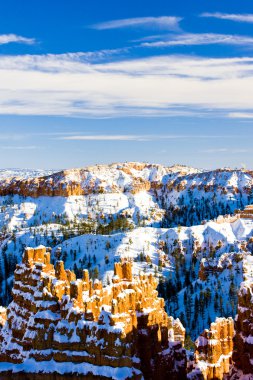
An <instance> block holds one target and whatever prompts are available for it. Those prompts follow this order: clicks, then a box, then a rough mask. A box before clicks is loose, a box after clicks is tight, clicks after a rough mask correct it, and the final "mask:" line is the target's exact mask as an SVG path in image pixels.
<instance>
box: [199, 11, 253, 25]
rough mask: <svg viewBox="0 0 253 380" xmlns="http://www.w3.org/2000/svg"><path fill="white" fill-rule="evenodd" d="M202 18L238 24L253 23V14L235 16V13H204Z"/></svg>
mask: <svg viewBox="0 0 253 380" xmlns="http://www.w3.org/2000/svg"><path fill="white" fill-rule="evenodd" d="M200 17H210V18H217V19H220V20H230V21H236V22H248V23H253V14H233V13H219V12H216V13H208V12H205V13H202V14H201V15H200Z"/></svg>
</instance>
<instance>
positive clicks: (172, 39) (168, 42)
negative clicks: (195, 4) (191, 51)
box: [140, 33, 253, 48]
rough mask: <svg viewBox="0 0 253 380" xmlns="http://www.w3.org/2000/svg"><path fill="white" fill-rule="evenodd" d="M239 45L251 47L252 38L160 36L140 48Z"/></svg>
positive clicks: (184, 35)
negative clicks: (158, 38)
mask: <svg viewBox="0 0 253 380" xmlns="http://www.w3.org/2000/svg"><path fill="white" fill-rule="evenodd" d="M214 44H215V45H241V46H247V47H249V46H250V47H252V45H253V37H250V36H242V35H232V34H216V33H183V34H179V35H167V36H162V38H161V39H160V40H158V41H151V42H150V41H147V42H142V43H141V44H140V46H142V47H152V48H154V47H157V48H163V47H168V46H180V45H181V46H191V45H214Z"/></svg>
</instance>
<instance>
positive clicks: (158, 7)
mask: <svg viewBox="0 0 253 380" xmlns="http://www.w3.org/2000/svg"><path fill="white" fill-rule="evenodd" d="M252 123H253V6H252V1H246V0H244V1H242V2H240V3H239V2H238V1H231V0H230V1H223V0H217V1H216V0H212V1H211V0H210V1H200V0H198V1H186V0H185V1H177V2H166V1H160V0H156V1H155V2H154V1H145V2H144V1H136V0H135V1H132V0H128V1H127V2H124V3H122V2H118V1H106V2H105V1H102V0H101V1H100V0H99V1H93V2H91V1H90V2H89V1H81V0H72V1H71V2H70V1H69V0H68V1H67V0H61V1H58V0H54V1H48V0H43V1H42V0H37V1H36V2H34V1H32V0H26V1H22V2H21V1H19V0H9V1H8V2H3V3H2V4H1V8H0V159H1V167H30V168H36V167H37V168H66V167H81V166H85V165H90V164H96V163H110V162H116V161H148V162H156V163H163V164H165V165H173V164H176V163H180V164H186V165H192V166H196V167H202V168H215V167H224V166H230V167H242V166H243V167H247V168H253V154H252V153H253V147H252V141H253V128H252Z"/></svg>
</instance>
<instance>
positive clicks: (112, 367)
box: [0, 246, 186, 380]
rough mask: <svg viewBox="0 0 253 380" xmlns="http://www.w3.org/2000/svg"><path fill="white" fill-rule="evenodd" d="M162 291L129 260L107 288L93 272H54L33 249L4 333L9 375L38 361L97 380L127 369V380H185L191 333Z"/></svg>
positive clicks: (0, 355) (18, 278) (21, 268)
mask: <svg viewBox="0 0 253 380" xmlns="http://www.w3.org/2000/svg"><path fill="white" fill-rule="evenodd" d="M156 287H157V280H156V279H155V278H154V277H153V276H152V275H151V274H140V275H139V276H137V277H133V276H132V264H131V263H130V262H128V261H125V262H121V263H116V264H115V275H114V277H113V283H112V285H108V286H106V287H103V286H102V283H101V282H100V281H98V280H95V281H94V282H93V281H92V280H90V279H89V273H88V271H87V270H84V272H83V278H82V279H78V280H77V279H76V277H75V274H74V273H73V272H71V271H69V270H65V269H64V264H63V262H62V261H58V262H57V263H56V265H55V267H54V266H53V265H52V264H51V263H50V253H49V252H47V250H46V248H45V247H42V246H41V247H38V248H35V249H32V248H27V249H26V250H25V252H24V254H23V259H22V263H21V264H19V265H17V268H16V271H15V279H14V286H13V301H12V302H11V304H10V305H9V307H8V308H7V321H6V323H5V325H4V327H3V328H2V330H1V331H0V343H1V351H0V362H4V363H5V367H4V368H5V370H6V369H8V363H9V364H10V370H12V369H13V368H14V366H15V365H17V366H16V369H17V368H23V370H24V371H26V368H27V365H28V364H30V366H31V363H34V367H33V368H36V370H37V371H39V370H43V371H46V372H47V371H49V372H50V371H51V372H52V371H54V372H58V371H59V372H60V373H62V371H63V368H64V369H65V371H66V372H68V373H74V374H77V373H79V374H80V375H85V374H86V375H87V374H88V373H89V376H94V378H96V376H98V377H99V378H112V379H113V378H116V379H117V373H118V371H119V370H120V371H121V376H123V377H121V378H124V376H125V378H126V379H141V378H142V376H144V378H145V379H153V378H157V379H166V378H168V376H169V378H170V379H172V380H173V379H184V378H185V376H186V373H185V370H186V356H185V350H184V349H183V347H182V346H183V342H184V335H185V330H184V328H183V326H182V325H181V323H180V321H179V320H173V318H172V317H168V315H167V314H166V312H165V310H164V300H163V299H162V298H159V297H158V296H157V294H158V293H157V291H156ZM49 361H50V366H49V365H47V363H49ZM52 363H53V365H52ZM18 365H19V366H18ZM1 368H2V367H1V365H0V370H1ZM50 368H51V370H50ZM30 372H31V371H30ZM91 374H92V375H91Z"/></svg>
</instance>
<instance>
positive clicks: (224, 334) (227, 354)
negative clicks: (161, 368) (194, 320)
mask: <svg viewBox="0 0 253 380" xmlns="http://www.w3.org/2000/svg"><path fill="white" fill-rule="evenodd" d="M233 336H234V321H233V319H232V318H227V319H226V318H216V321H215V322H213V323H211V326H210V329H209V330H208V329H206V330H205V331H204V332H203V333H202V334H201V335H200V336H199V337H198V339H197V340H196V343H195V345H196V348H195V368H194V370H193V371H192V373H191V374H190V375H189V379H191V380H193V379H203V380H212V379H219V380H222V379H223V378H224V375H225V374H228V373H229V369H230V364H231V358H232V351H233Z"/></svg>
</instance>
